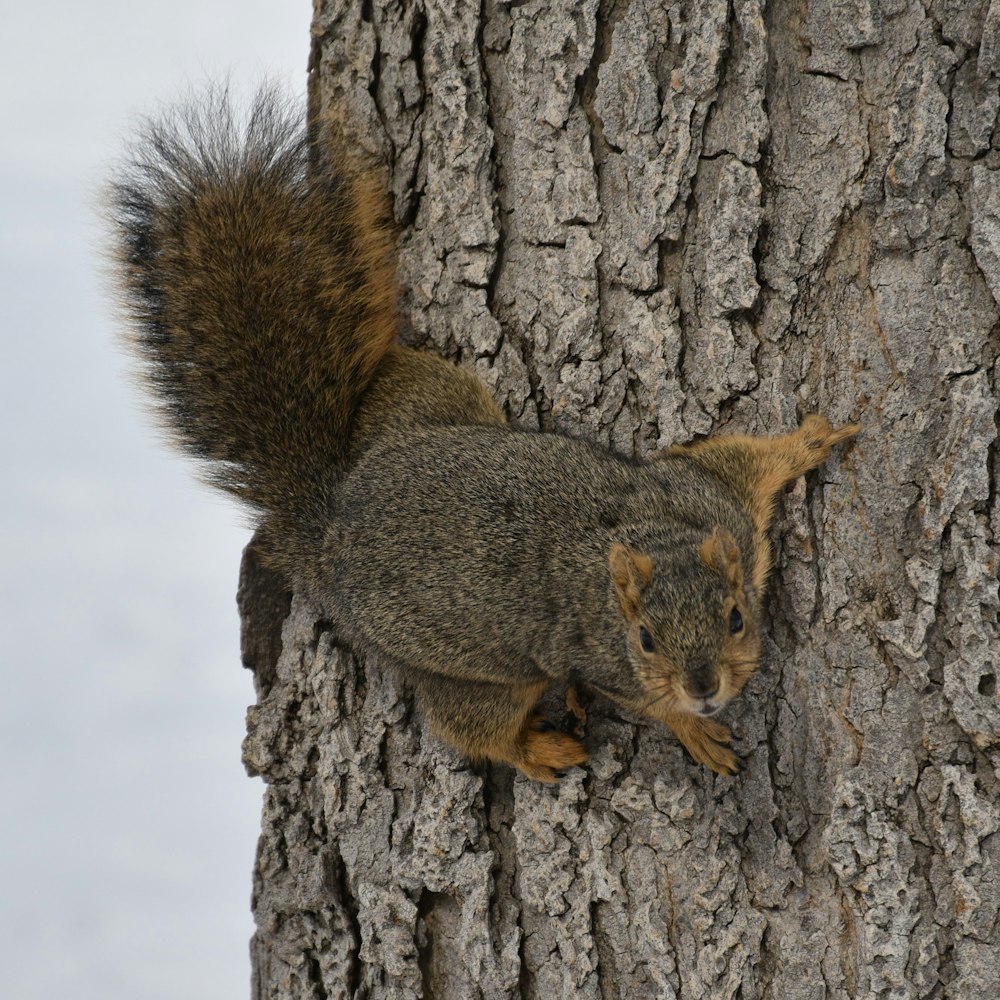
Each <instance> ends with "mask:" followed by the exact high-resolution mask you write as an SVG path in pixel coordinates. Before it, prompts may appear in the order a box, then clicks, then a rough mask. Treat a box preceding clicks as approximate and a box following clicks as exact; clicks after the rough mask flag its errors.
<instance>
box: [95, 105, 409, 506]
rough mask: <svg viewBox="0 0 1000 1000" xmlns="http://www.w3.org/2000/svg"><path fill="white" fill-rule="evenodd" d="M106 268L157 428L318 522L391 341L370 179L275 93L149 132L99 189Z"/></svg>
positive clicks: (235, 479)
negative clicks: (104, 206)
mask: <svg viewBox="0 0 1000 1000" xmlns="http://www.w3.org/2000/svg"><path fill="white" fill-rule="evenodd" d="M111 202H112V216H113V220H114V226H115V233H116V241H117V242H116V267H117V274H118V277H119V282H120V284H122V285H123V286H124V292H125V302H126V308H127V312H128V314H129V317H130V319H131V320H132V323H133V326H134V329H135V341H134V342H135V345H136V350H137V353H138V354H139V356H140V358H141V360H142V362H143V364H144V370H145V374H146V376H147V378H148V381H149V383H150V384H151V386H152V388H153V390H154V393H155V396H156V398H157V400H158V402H159V404H160V406H161V408H162V411H163V413H164V416H165V418H166V420H165V422H166V424H167V426H168V427H169V429H170V430H171V431H172V432H173V433H174V435H175V436H176V437H177V438H178V439H179V441H180V443H181V444H182V445H183V447H184V448H185V450H187V451H188V452H190V453H192V454H193V455H195V456H196V457H198V458H200V459H202V460H204V461H205V462H206V463H207V478H208V479H209V480H210V481H211V482H212V483H213V484H215V485H218V486H221V487H222V488H224V489H226V490H228V491H230V492H231V493H233V494H235V495H236V496H237V497H239V498H240V499H241V500H243V501H244V502H246V503H248V504H250V505H251V506H253V507H254V508H256V509H258V510H259V511H260V512H261V513H263V514H265V516H267V515H268V514H271V515H277V516H278V517H279V518H280V517H281V516H282V515H292V519H293V520H294V521H295V522H297V523H302V522H303V521H304V522H305V523H306V524H314V525H318V524H321V523H322V522H323V520H324V512H323V510H322V507H323V505H324V492H325V484H328V483H329V482H330V477H331V473H332V470H334V469H335V468H336V465H337V463H338V461H339V460H340V459H342V457H343V455H344V453H345V451H346V442H347V436H348V431H349V425H350V422H351V418H352V414H353V411H354V408H355V405H356V403H357V401H358V399H359V397H360V396H361V394H362V393H363V392H364V390H365V387H366V386H367V384H368V382H369V380H370V378H371V375H372V373H373V371H374V370H375V368H376V367H377V365H378V363H379V361H380V360H381V359H382V357H383V356H384V355H385V353H386V351H387V350H388V349H389V347H390V345H391V343H392V341H393V339H394V338H395V335H396V332H397V328H398V320H397V313H396V307H397V294H396V276H395V238H394V227H393V224H392V218H391V214H390V210H389V205H388V199H387V198H386V196H385V193H384V190H383V188H382V185H381V184H380V182H379V178H378V177H377V176H376V175H375V174H374V173H372V172H371V171H370V170H366V169H364V168H362V167H360V166H359V165H358V162H357V161H356V160H355V159H354V157H353V156H352V154H350V153H349V152H348V151H347V150H346V149H337V148H334V144H333V143H331V142H329V141H325V142H322V141H320V140H314V139H313V138H311V137H310V130H309V129H308V128H307V123H306V121H305V120H304V115H301V114H299V113H298V112H297V111H295V110H294V109H293V108H291V107H290V106H289V104H288V102H287V101H286V100H285V99H283V98H282V97H281V96H279V95H278V94H276V93H275V92H273V91H266V92H262V93H260V94H259V95H258V96H257V97H256V98H255V99H254V101H253V102H252V105H251V107H250V108H249V111H248V113H247V114H246V115H245V116H244V117H243V118H242V119H239V117H238V116H237V114H236V113H235V111H234V109H233V106H232V102H231V100H230V99H229V96H228V94H227V93H226V92H225V91H224V90H215V91H212V92H210V93H209V94H208V95H207V96H206V97H205V98H204V99H202V100H201V101H199V102H198V103H196V104H190V105H187V106H185V107H183V108H180V109H179V110H177V111H175V112H173V113H172V114H170V115H169V116H167V117H165V118H163V119H161V120H159V121H151V122H148V123H147V124H146V126H145V128H144V130H143V132H142V134H141V137H140V139H139V141H138V142H137V143H136V145H135V146H134V149H133V153H132V157H131V160H130V162H129V163H127V164H126V165H125V167H124V168H123V169H122V171H121V173H120V175H119V176H118V177H117V179H116V181H115V183H114V184H113V185H112V189H111Z"/></svg>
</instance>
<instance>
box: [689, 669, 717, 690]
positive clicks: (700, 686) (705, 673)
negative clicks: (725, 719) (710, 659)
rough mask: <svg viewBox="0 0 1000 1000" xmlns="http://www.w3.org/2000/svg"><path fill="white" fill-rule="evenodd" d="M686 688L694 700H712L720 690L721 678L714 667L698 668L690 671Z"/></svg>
mask: <svg viewBox="0 0 1000 1000" xmlns="http://www.w3.org/2000/svg"><path fill="white" fill-rule="evenodd" d="M684 686H685V687H686V688H687V690H688V694H690V695H691V697H692V698H711V697H712V695H713V694H715V692H716V691H718V690H719V678H718V675H717V674H716V672H715V670H713V669H712V667H696V668H694V669H693V670H689V671H688V675H687V680H686V682H685V684H684Z"/></svg>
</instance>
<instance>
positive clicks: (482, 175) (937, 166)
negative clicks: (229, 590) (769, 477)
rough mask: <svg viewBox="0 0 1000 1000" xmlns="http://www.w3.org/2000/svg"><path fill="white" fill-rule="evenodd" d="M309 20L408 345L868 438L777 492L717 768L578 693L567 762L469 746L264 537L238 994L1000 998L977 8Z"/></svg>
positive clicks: (252, 575)
mask: <svg viewBox="0 0 1000 1000" xmlns="http://www.w3.org/2000/svg"><path fill="white" fill-rule="evenodd" d="M313 46H314V47H313V55H312V76H311V80H312V82H311V87H312V90H311V99H312V101H313V102H314V105H315V106H316V107H318V108H323V107H326V106H328V105H336V106H338V107H340V108H341V109H345V110H347V111H348V112H349V113H350V114H351V115H352V118H353V120H354V121H355V122H356V123H357V128H358V130H359V132H360V133H361V134H362V135H363V136H364V137H365V139H366V140H367V141H370V143H371V145H372V149H373V150H374V151H375V152H378V153H379V154H381V155H383V156H385V157H386V158H387V160H388V161H389V162H391V165H392V176H391V183H392V191H393V195H394V198H395V205H396V212H397V217H398V218H399V220H400V222H401V225H402V228H403V245H402V259H403V266H402V274H403V284H404V287H405V301H404V312H405V315H406V317H407V320H408V323H409V326H410V332H409V334H408V336H409V339H410V340H411V341H412V342H413V343H418V344H424V345H427V346H428V347H431V348H433V349H434V350H436V351H439V352H440V353H442V354H445V355H447V356H449V357H453V358H455V359H456V360H457V361H458V362H459V363H460V364H462V365H465V366H467V367H468V368H470V369H473V370H475V371H476V372H477V373H478V374H479V375H480V376H481V377H482V378H483V379H484V380H485V381H486V382H487V383H488V384H489V385H490V387H491V388H492V389H493V391H494V392H495V394H496V396H497V398H498V399H499V400H500V401H501V402H502V403H503V404H504V405H505V406H506V407H507V409H508V410H509V412H510V415H511V419H512V421H513V422H514V423H515V424H517V425H519V426H521V427H529V428H541V429H544V430H552V431H559V432H562V433H566V434H571V435H578V436H584V437H587V438H591V439H594V440H597V441H600V442H602V443H603V444H606V445H609V446H611V447H612V448H614V449H616V450H618V451H620V452H622V453H625V454H636V455H646V454H649V453H650V452H651V451H653V450H655V449H657V448H662V447H664V446H666V445H668V444H671V443H674V442H679V441H687V440H690V439H692V438H693V437H695V436H697V435H703V434H707V433H709V432H713V431H717V430H720V429H722V430H725V431H729V432H733V431H747V432H751V433H778V432H783V431H786V430H788V429H791V428H793V427H794V426H795V425H796V423H797V418H798V416H800V415H801V414H802V413H805V412H809V411H817V410H818V411H821V412H823V413H825V414H827V415H828V416H829V417H830V418H831V419H832V420H835V421H846V420H849V419H852V418H856V419H859V420H860V422H861V423H862V425H863V431H862V434H861V436H860V437H859V438H858V440H857V442H856V444H855V445H854V446H853V447H852V448H851V449H849V450H848V451H847V452H846V454H841V455H838V456H837V457H836V458H834V459H833V460H831V461H830V462H829V463H828V464H827V465H826V466H825V467H824V468H823V469H821V470H819V472H817V473H813V474H811V475H810V476H808V477H807V478H806V479H805V480H804V481H800V482H799V483H798V485H797V486H796V487H795V488H794V489H792V490H791V491H790V492H789V493H788V494H787V496H786V497H785V500H784V505H783V513H782V514H781V516H780V517H779V519H778V520H779V523H778V526H777V530H776V539H777V547H778V556H777V569H776V572H775V576H774V579H773V581H772V584H771V589H770V597H769V601H768V605H769V613H770V618H769V622H768V626H767V637H766V640H765V656H764V658H763V665H762V668H761V670H760V671H759V672H758V674H757V675H756V676H755V678H754V679H753V681H752V682H751V683H750V685H749V686H748V687H747V689H746V691H745V693H744V694H743V696H742V697H741V698H740V699H739V701H738V702H737V703H736V704H735V705H734V706H733V707H732V708H731V709H730V710H729V711H728V712H727V713H726V721H727V722H729V723H730V724H731V725H732V727H733V729H734V731H735V734H736V741H737V746H738V748H739V750H740V751H741V752H742V754H743V755H744V756H745V759H746V765H747V766H746V770H745V771H744V773H743V774H742V775H740V776H739V777H737V778H723V777H719V776H716V775H714V774H712V773H710V772H708V771H706V770H705V769H704V768H702V767H699V766H697V765H695V764H693V763H692V762H691V761H690V760H689V759H688V758H687V756H686V755H685V753H684V751H683V750H682V748H681V747H680V745H679V744H678V743H677V741H676V740H675V739H674V738H673V737H672V736H671V735H670V733H668V732H667V731H665V730H664V729H662V728H661V727H658V726H657V725H655V724H653V723H651V722H646V721H642V720H638V719H637V718H635V717H633V716H630V715H628V714H627V713H624V712H623V711H621V710H619V709H618V708H616V707H615V706H614V705H612V704H609V703H608V702H606V701H604V700H602V699H600V698H599V697H597V696H590V697H589V698H588V699H587V702H586V707H587V708H588V711H589V721H588V725H587V733H586V742H587V745H588V748H589V750H590V752H591V753H592V759H591V761H590V763H589V764H588V765H587V766H586V767H585V768H583V769H576V770H574V771H572V772H571V773H570V774H569V776H568V777H567V778H566V779H565V780H564V781H563V782H562V783H561V784H560V785H559V786H558V787H549V786H544V785H540V784H534V783H531V782H529V781H526V780H524V779H522V778H521V777H516V776H515V775H514V774H513V772H512V771H510V770H508V769H506V768H503V767H489V768H478V767H472V766H469V765H468V764H467V763H465V762H464V761H463V760H462V759H461V758H459V757H458V756H457V755H456V754H455V753H453V752H452V751H451V750H449V749H448V748H447V747H444V746H442V745H441V744H439V743H438V742H437V741H435V740H434V739H433V738H432V737H430V736H429V735H428V734H427V732H426V730H425V729H424V727H423V725H422V722H421V720H420V719H419V717H417V716H416V715H415V714H414V712H413V710H412V707H411V703H410V701H409V699H408V697H407V695H406V692H405V691H404V690H402V689H401V688H400V687H399V686H398V685H396V684H395V682H394V681H393V680H392V678H391V677H389V676H387V675H386V674H385V673H384V672H383V669H382V667H381V666H380V664H379V663H377V662H375V661H374V660H373V659H371V658H369V659H368V660H367V662H364V663H362V662H359V661H357V660H356V659H354V658H353V657H352V656H351V655H349V653H347V652H346V651H344V650H343V649H340V648H338V646H337V645H336V637H335V636H334V635H332V634H330V631H329V629H328V628H327V627H326V626H325V625H324V623H323V622H322V621H320V620H317V613H316V611H315V610H314V608H313V607H312V606H311V605H310V603H309V601H308V599H307V597H306V596H305V595H302V594H297V595H295V596H294V598H293V599H292V600H291V610H290V613H289V614H288V615H287V618H286V617H285V612H286V611H287V609H288V598H287V595H283V592H282V591H283V585H282V584H281V581H277V580H273V579H269V578H267V577H265V576H262V572H261V571H260V570H259V569H254V561H253V559H252V558H250V559H249V560H248V562H247V564H246V565H245V567H244V569H245V573H244V587H243V590H242V595H243V601H242V609H243V614H244V624H245V638H246V639H247V646H246V656H247V659H248V661H249V662H250V665H252V666H253V667H254V669H255V675H256V677H257V682H258V690H259V701H258V704H257V705H256V706H255V707H253V708H251V710H250V713H249V719H248V736H247V740H246V743H245V748H244V751H245V759H246V763H247V766H248V768H249V770H250V772H251V773H253V774H260V775H262V776H263V777H264V779H265V781H266V790H265V800H264V815H263V830H262V834H261V839H260V847H259V853H258V859H257V867H256V874H255V880H254V894H253V905H254V911H255V914H256V919H257V925H258V930H257V933H256V935H255V937H254V940H253V944H252V955H253V964H254V996H256V997H268V998H281V1000H286V998H287V1000H292V998H295V1000H299V998H302V997H316V998H320V997H322V998H335V997H336V998H341V997H356V998H357V997H365V998H381V997H386V998H409V997H435V998H462V1000H466V998H479V997H483V998H501V997H504V998H506V997H518V996H521V997H527V998H536V997H538V998H545V1000H553V998H557V997H582V998H606V1000H610V998H625V997H682V998H684V1000H698V998H712V1000H719V998H728V997H741V998H743V1000H751V998H764V997H768V998H775V1000H799V998H801V1000H807V998H819V997H842V998H847V997H851V998H854V997H879V998H883V997H885V998H903V997H954V998H962V1000H977V998H981V1000H996V998H997V997H998V996H1000V923H998V911H1000V879H998V877H997V872H998V871H1000V834H998V830H1000V812H998V808H1000V807H998V803H1000V781H998V778H1000V769H998V762H1000V705H998V700H997V692H996V686H997V666H996V663H997V660H998V658H1000V657H998V654H1000V642H998V623H997V615H998V592H997V591H998V588H997V558H998V553H997V533H998V529H1000V506H998V501H997V493H996V480H997V465H998V458H997V451H996V440H997V425H996V412H997V376H998V362H997V358H998V354H1000V334H998V331H1000V326H998V319H1000V310H998V306H997V299H998V298H1000V155H998V149H997V140H996V127H997V110H998V104H1000V82H998V81H1000V0H925V2H923V3H915V2H912V0H910V2H907V0H812V2H808V3H807V2H806V0H771V2H766V0H601V2H598V0H552V2H548V3H542V2H537V0H529V2H524V3H514V2H510V3H506V2H501V0H484V2H483V4H482V5H479V4H475V5H469V4H466V3H464V2H461V0H458V2H456V0H423V2H419V0H396V2H393V3H385V4H383V3H365V2H362V0H320V2H319V3H318V4H317V8H316V16H315V21H314V25H313ZM282 619H284V624H283V627H282V626H281V624H280V623H281V621H282ZM512 627H516V625H513V626H512ZM279 628H281V629H282V631H281V638H282V640H283V645H281V646H279V644H278V642H277V630H278V629H279ZM279 648H280V649H281V652H280V655H278V653H277V650H278V649H279Z"/></svg>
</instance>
